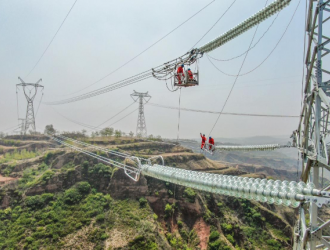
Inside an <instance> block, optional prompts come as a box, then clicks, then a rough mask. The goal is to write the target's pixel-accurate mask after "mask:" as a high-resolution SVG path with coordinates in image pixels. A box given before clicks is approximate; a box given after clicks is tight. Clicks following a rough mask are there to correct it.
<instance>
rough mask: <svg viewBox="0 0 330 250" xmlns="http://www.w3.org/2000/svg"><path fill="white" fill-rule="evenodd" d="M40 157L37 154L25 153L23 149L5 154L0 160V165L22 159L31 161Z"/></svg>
mask: <svg viewBox="0 0 330 250" xmlns="http://www.w3.org/2000/svg"><path fill="white" fill-rule="evenodd" d="M38 155H40V153H39V152H33V151H27V150H26V149H23V150H21V151H17V150H15V151H14V152H10V153H6V154H4V155H3V157H2V158H0V164H2V163H5V162H10V161H17V160H24V159H31V158H34V157H37V156H38Z"/></svg>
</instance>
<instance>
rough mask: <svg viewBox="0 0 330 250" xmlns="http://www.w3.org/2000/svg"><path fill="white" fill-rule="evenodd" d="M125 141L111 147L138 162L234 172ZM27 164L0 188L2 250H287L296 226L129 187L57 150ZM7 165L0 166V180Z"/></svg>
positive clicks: (169, 191)
mask: <svg viewBox="0 0 330 250" xmlns="http://www.w3.org/2000/svg"><path fill="white" fill-rule="evenodd" d="M123 141H124V140H122V141H120V143H118V144H116V143H114V142H112V141H111V143H109V145H110V146H109V147H115V148H117V149H118V148H120V147H121V149H120V150H124V149H123V148H125V152H127V153H132V152H135V153H138V154H140V155H143V156H152V155H154V154H155V152H156V151H157V152H158V151H162V152H163V156H164V159H165V162H166V163H167V164H169V165H176V166H177V167H182V168H186V169H192V170H197V171H211V172H212V171H214V172H221V173H224V174H226V173H228V172H230V171H233V170H235V169H236V170H237V168H233V167H232V166H226V165H225V164H222V163H217V162H213V161H211V160H207V159H206V158H205V157H204V156H203V155H200V154H195V153H192V152H191V151H190V150H186V149H184V148H180V147H174V146H169V145H166V146H165V145H162V144H159V143H158V147H156V146H155V143H150V144H151V145H150V148H148V147H147V146H146V145H148V142H143V145H139V144H136V142H133V143H131V141H129V143H126V145H123V144H125V143H123ZM102 143H104V144H105V145H107V144H106V143H105V142H102ZM117 145H118V147H117ZM148 154H149V155H148ZM0 159H1V158H0ZM28 162H29V164H26V163H24V164H23V163H22V162H21V160H18V161H16V162H15V164H16V166H22V167H18V168H16V167H14V168H12V169H11V172H10V173H7V172H6V175H8V176H15V178H16V179H14V180H13V181H11V182H9V183H6V184H3V185H2V186H1V190H0V205H1V210H0V219H1V221H4V222H5V223H2V224H1V225H0V249H7V248H16V249H23V248H26V249H33V248H34V249H39V248H40V249H43V248H50V249H52V248H53V249H68V248H73V249H79V248H80V249H290V248H291V247H290V246H291V237H292V233H291V232H292V223H293V220H292V219H291V220H290V221H289V222H288V221H286V219H285V218H294V216H295V215H294V211H293V210H291V209H282V208H281V207H275V206H267V205H265V204H259V203H254V202H250V201H246V200H242V199H235V198H230V197H224V196H219V195H213V194H209V193H206V192H199V191H195V190H192V189H190V188H184V187H181V186H178V185H174V184H170V183H166V182H163V181H159V180H156V179H153V178H149V177H144V176H142V177H141V178H140V180H139V181H138V182H134V181H132V180H131V179H129V178H128V177H127V176H126V175H125V174H124V172H123V171H122V170H120V169H119V170H118V169H114V168H112V167H110V166H106V165H103V164H101V163H99V162H98V161H97V160H95V159H91V158H89V157H87V156H85V155H83V154H79V153H76V152H71V151H68V150H65V149H61V148H59V149H58V150H55V151H54V150H53V151H46V152H42V153H40V154H39V155H38V156H37V157H35V158H31V159H29V160H28ZM10 164H12V163H10V162H6V163H3V164H2V165H0V171H1V172H0V173H1V174H3V175H4V174H5V173H4V171H5V170H6V171H8V165H10ZM226 171H227V172H226ZM237 171H238V170H237ZM255 172H257V170H254V171H253V173H254V174H258V173H255ZM237 173H238V174H243V175H244V174H245V175H246V174H250V173H249V172H247V171H246V169H244V171H241V172H239V171H238V172H237ZM290 223H291V224H290Z"/></svg>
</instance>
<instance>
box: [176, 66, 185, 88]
mask: <svg viewBox="0 0 330 250" xmlns="http://www.w3.org/2000/svg"><path fill="white" fill-rule="evenodd" d="M183 67H184V64H181V66H179V68H178V70H177V72H176V73H177V74H178V76H177V78H178V81H179V84H181V83H182V79H183V77H184V68H183Z"/></svg>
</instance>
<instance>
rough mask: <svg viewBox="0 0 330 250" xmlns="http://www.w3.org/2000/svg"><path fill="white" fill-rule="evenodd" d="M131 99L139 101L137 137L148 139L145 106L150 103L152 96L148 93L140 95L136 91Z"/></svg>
mask: <svg viewBox="0 0 330 250" xmlns="http://www.w3.org/2000/svg"><path fill="white" fill-rule="evenodd" d="M131 97H132V98H133V100H134V101H135V102H137V101H139V116H138V121H137V126H136V135H137V136H142V137H147V125H146V119H145V117H144V104H146V103H147V102H149V100H150V98H151V96H150V95H149V94H148V92H146V93H140V92H136V91H135V90H134V93H133V94H131Z"/></svg>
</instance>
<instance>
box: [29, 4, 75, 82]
mask: <svg viewBox="0 0 330 250" xmlns="http://www.w3.org/2000/svg"><path fill="white" fill-rule="evenodd" d="M77 1H78V0H75V1H74V3H73V5H72V6H71V8H70V10H69V12H68V13H67V14H66V16H65V18H64V19H63V21H62V23H61V25H60V27H59V28H58V29H57V31H56V32H55V35H54V36H53V38H52V39H51V40H50V42H49V44H48V45H47V47H46V49H45V50H44V52H43V53H42V54H41V56H40V57H39V59H38V61H37V62H36V64H35V65H34V66H33V68H32V69H31V70H30V72H29V73H28V74H27V75H26V76H25V77H28V76H29V75H30V74H31V73H32V71H33V70H34V69H35V68H36V67H37V65H38V64H39V62H40V61H41V59H42V57H43V56H44V55H45V54H46V52H47V50H48V48H49V47H50V45H51V44H52V43H53V41H54V39H55V37H56V35H57V33H58V32H59V31H60V29H61V28H62V26H63V24H64V22H65V20H66V19H67V18H68V16H69V15H70V13H71V11H72V9H73V7H74V6H75V5H76V2H77Z"/></svg>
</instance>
